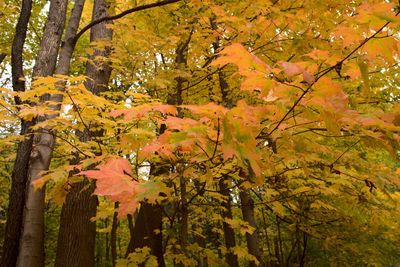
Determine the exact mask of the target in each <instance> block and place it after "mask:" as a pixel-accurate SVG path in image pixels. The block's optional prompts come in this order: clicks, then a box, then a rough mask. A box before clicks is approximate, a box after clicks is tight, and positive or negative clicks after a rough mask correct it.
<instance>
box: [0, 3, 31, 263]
mask: <svg viewBox="0 0 400 267" xmlns="http://www.w3.org/2000/svg"><path fill="white" fill-rule="evenodd" d="M31 10H32V0H23V1H22V6H21V13H20V16H19V18H18V22H17V26H16V29H15V35H14V40H13V44H12V48H11V72H12V84H13V90H14V91H15V92H21V91H25V80H24V79H21V78H23V77H24V75H23V68H22V66H23V62H22V61H23V59H22V51H23V46H24V43H25V39H26V31H27V28H28V22H29V18H30V16H31ZM15 102H16V103H17V104H21V101H20V99H19V98H16V99H15ZM30 126H31V123H30V122H27V121H24V120H22V121H21V133H20V134H21V135H22V136H25V139H24V140H23V141H21V142H20V143H19V144H18V148H17V156H16V159H15V163H14V168H13V171H12V174H11V177H12V178H11V190H10V194H9V204H8V212H7V222H6V229H5V234H4V244H3V253H2V258H1V262H0V266H4V267H11V266H15V264H16V262H17V258H18V251H19V239H20V236H21V228H22V218H23V210H24V205H25V188H26V183H27V171H28V163H29V155H30V154H31V148H32V141H33V139H32V137H31V136H29V135H28V134H29V127H30Z"/></svg>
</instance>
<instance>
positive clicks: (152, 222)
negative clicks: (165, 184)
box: [127, 203, 165, 266]
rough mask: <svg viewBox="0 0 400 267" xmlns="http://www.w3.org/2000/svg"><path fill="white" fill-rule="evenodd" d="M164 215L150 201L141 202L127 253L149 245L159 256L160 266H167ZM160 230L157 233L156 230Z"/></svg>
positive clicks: (153, 252) (155, 254)
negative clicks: (163, 237)
mask: <svg viewBox="0 0 400 267" xmlns="http://www.w3.org/2000/svg"><path fill="white" fill-rule="evenodd" d="M161 220H162V216H161V211H160V208H159V207H157V206H155V205H151V204H149V203H141V204H140V210H139V214H138V218H137V220H136V223H135V228H134V230H133V240H132V241H131V242H130V243H129V246H128V249H127V254H129V253H132V252H134V251H135V249H137V248H143V247H149V248H150V249H151V254H152V255H154V256H156V257H157V261H158V266H165V263H164V257H163V246H162V234H161V230H162V221H161ZM155 230H158V231H160V232H159V233H158V234H156V233H155V232H154V231H155Z"/></svg>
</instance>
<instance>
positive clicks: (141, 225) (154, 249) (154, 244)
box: [125, 125, 169, 267]
mask: <svg viewBox="0 0 400 267" xmlns="http://www.w3.org/2000/svg"><path fill="white" fill-rule="evenodd" d="M164 131H165V125H164V126H163V127H161V130H160V134H162V133H163V132H164ZM168 171H169V168H168V167H159V168H157V167H156V166H155V165H153V164H152V165H151V167H150V175H155V176H158V175H162V174H163V173H168ZM161 209H162V207H160V206H157V205H152V204H149V203H146V202H142V203H141V204H140V210H139V213H137V217H136V213H135V216H134V217H135V218H134V220H135V227H134V228H133V232H131V240H130V242H129V245H128V249H127V250H126V255H125V256H126V257H127V256H128V254H129V253H132V252H134V251H135V249H137V248H143V247H149V248H150V250H151V255H153V256H155V257H157V262H158V266H160V267H164V266H165V262H164V251H163V243H162V211H161ZM131 221H132V219H131ZM130 228H131V226H130ZM156 232H158V233H156Z"/></svg>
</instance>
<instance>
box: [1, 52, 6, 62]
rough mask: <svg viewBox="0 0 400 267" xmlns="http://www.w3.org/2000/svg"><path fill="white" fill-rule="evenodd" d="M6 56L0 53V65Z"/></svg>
mask: <svg viewBox="0 0 400 267" xmlns="http://www.w3.org/2000/svg"><path fill="white" fill-rule="evenodd" d="M6 56H7V55H6V54H4V53H0V64H1V63H3V60H4V59H5V58H6Z"/></svg>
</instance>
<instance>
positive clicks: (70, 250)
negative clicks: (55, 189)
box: [55, 181, 97, 267]
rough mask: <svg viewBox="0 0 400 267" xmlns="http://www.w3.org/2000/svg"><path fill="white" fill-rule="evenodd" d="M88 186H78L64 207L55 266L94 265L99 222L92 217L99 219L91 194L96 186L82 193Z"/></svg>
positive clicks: (84, 183) (68, 197)
mask: <svg viewBox="0 0 400 267" xmlns="http://www.w3.org/2000/svg"><path fill="white" fill-rule="evenodd" d="M87 183H88V182H87V181H85V182H80V183H75V184H74V189H73V190H72V191H71V192H70V193H69V194H68V195H67V198H66V204H64V205H63V207H62V210H61V221H60V230H59V233H58V243H57V254H56V262H55V266H65V267H69V266H77V267H78V266H82V267H84V266H88V267H89V266H94V243H95V237H96V222H91V221H90V218H92V217H94V216H96V207H97V201H96V198H94V197H93V196H92V195H91V194H92V193H93V191H94V188H95V185H94V184H92V185H91V186H90V187H89V188H87V189H86V190H85V191H83V192H81V190H82V189H83V188H84V187H85V186H86V185H87ZM71 203H73V205H71ZM68 204H69V205H68Z"/></svg>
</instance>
